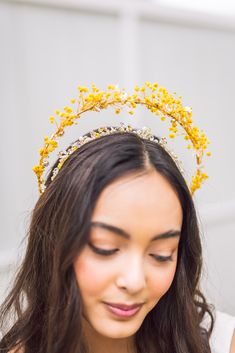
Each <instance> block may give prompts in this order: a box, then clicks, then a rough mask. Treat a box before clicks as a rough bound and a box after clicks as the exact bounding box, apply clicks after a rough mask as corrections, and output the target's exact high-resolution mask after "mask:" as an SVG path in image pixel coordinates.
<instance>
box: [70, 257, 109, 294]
mask: <svg viewBox="0 0 235 353" xmlns="http://www.w3.org/2000/svg"><path fill="white" fill-rule="evenodd" d="M74 270H75V275H76V278H77V283H78V286H79V289H80V291H81V294H82V296H83V298H88V296H95V295H96V294H99V293H100V292H101V291H102V290H105V288H106V287H107V286H108V285H109V283H110V282H111V280H112V276H111V274H110V272H111V268H110V266H106V265H105V264H102V263H101V262H98V261H95V260H94V258H91V257H90V256H89V254H87V252H86V251H84V253H82V254H80V256H79V257H78V258H77V260H76V261H75V263H74Z"/></svg>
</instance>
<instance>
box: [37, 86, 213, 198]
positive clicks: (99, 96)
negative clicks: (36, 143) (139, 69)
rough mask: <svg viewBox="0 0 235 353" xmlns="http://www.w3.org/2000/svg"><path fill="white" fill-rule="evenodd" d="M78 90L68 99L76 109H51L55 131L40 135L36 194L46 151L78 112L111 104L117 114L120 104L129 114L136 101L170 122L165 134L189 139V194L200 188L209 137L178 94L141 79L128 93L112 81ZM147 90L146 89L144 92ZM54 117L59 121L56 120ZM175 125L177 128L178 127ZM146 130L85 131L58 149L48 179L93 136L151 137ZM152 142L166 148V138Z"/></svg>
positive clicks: (41, 185) (55, 144)
mask: <svg viewBox="0 0 235 353" xmlns="http://www.w3.org/2000/svg"><path fill="white" fill-rule="evenodd" d="M78 91H79V96H78V98H77V99H75V98H73V99H71V101H70V102H71V103H72V104H73V105H75V103H76V107H77V109H76V111H74V110H73V109H72V108H71V107H69V106H66V107H64V109H63V111H59V110H56V111H55V115H56V116H57V117H58V118H57V119H56V118H55V116H51V117H50V122H51V123H52V124H55V126H56V131H55V132H54V133H53V134H52V136H51V137H50V138H49V137H48V136H45V137H44V146H43V147H42V148H40V150H39V153H40V160H39V164H38V165H36V166H34V167H33V171H34V172H35V174H36V176H37V180H38V188H39V192H40V194H42V193H43V192H44V191H45V188H46V186H45V180H44V170H45V168H46V167H47V166H48V165H49V162H48V158H49V154H50V153H51V152H53V151H54V150H55V149H56V148H57V147H58V142H57V140H58V139H59V138H60V137H61V136H62V135H64V132H65V128H66V127H67V126H70V125H73V124H77V122H76V120H77V119H79V118H80V117H81V114H83V113H85V112H87V111H90V110H92V111H96V112H100V111H101V110H102V109H106V108H108V107H109V106H112V107H114V109H115V113H116V114H119V113H120V112H121V110H122V108H123V107H124V106H126V107H127V108H128V113H129V114H130V115H133V114H134V110H135V108H136V106H137V105H138V104H140V105H143V106H145V107H146V108H147V109H149V110H150V111H151V112H152V113H153V114H154V115H157V116H158V117H160V119H161V120H162V121H164V120H166V119H169V120H170V123H171V126H170V127H169V138H171V139H174V138H175V137H176V136H179V135H181V136H183V138H184V139H185V140H186V141H188V142H189V144H188V145H187V148H189V149H191V148H193V149H194V152H195V159H196V172H195V174H194V175H193V177H192V180H191V185H190V189H191V194H192V195H193V194H194V192H195V191H196V190H197V189H199V188H200V186H201V184H202V182H203V181H204V180H206V179H207V178H208V175H207V174H206V173H205V172H203V165H202V158H203V156H204V154H205V150H206V149H207V147H208V144H209V143H210V141H209V139H208V138H207V137H206V135H205V133H204V132H202V131H201V130H200V129H199V128H198V127H196V126H194V125H193V122H192V109H191V108H189V107H183V106H182V103H181V98H182V97H178V98H175V97H173V96H172V95H171V94H169V93H168V92H167V90H166V89H165V88H164V87H159V86H158V84H157V83H153V84H151V83H150V82H145V84H144V85H143V86H142V87H138V86H136V87H135V88H134V91H135V93H133V94H132V95H128V94H127V93H126V91H125V89H119V87H118V86H114V85H108V87H107V91H100V90H99V89H98V88H97V87H96V86H95V85H94V84H92V85H91V92H89V89H88V88H87V87H83V86H78ZM147 91H148V92H150V93H148V94H147ZM57 120H59V121H58V122H57ZM179 129H180V130H181V131H179ZM147 130H148V131H147ZM147 130H146V128H143V129H141V130H136V129H133V128H131V127H130V126H127V127H126V128H125V127H124V125H122V126H121V128H115V129H114V130H113V131H111V130H109V129H108V128H100V130H98V132H93V133H91V134H90V136H87V135H86V136H84V137H81V138H80V139H78V143H77V144H75V145H72V146H70V147H69V148H68V149H67V151H66V152H60V154H59V163H58V165H57V167H56V168H55V169H54V170H53V176H52V180H53V179H54V178H55V176H56V175H57V174H58V172H59V170H60V169H61V167H62V165H63V164H64V162H65V161H66V159H67V158H68V157H69V155H70V154H72V153H73V152H74V151H75V150H76V149H77V148H79V147H80V146H81V145H83V144H84V143H86V142H88V141H90V140H91V139H92V140H94V139H96V138H99V137H101V136H104V135H107V134H111V133H114V132H117V131H122V132H127V131H128V132H130V131H131V132H134V133H137V134H139V136H141V137H143V138H147V139H149V140H154V137H153V135H152V134H151V132H150V130H149V129H147ZM79 141H80V143H79ZM155 142H158V143H160V144H161V145H162V146H163V147H164V148H165V149H166V138H162V139H161V140H160V141H156V139H155ZM167 151H168V153H169V154H170V155H171V156H172V157H173V159H174V160H175V162H176V163H177V165H178V166H179V167H180V164H179V161H178V157H177V156H176V155H175V154H173V153H172V152H170V151H169V150H167ZM206 155H207V156H210V155H211V153H210V152H206ZM180 170H181V172H182V168H180Z"/></svg>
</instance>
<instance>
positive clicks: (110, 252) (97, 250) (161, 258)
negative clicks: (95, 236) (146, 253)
mask: <svg viewBox="0 0 235 353" xmlns="http://www.w3.org/2000/svg"><path fill="white" fill-rule="evenodd" d="M89 246H90V248H91V249H92V251H94V253H96V254H98V255H102V256H111V255H113V254H115V253H116V252H117V251H118V249H112V250H104V249H100V248H97V247H96V246H94V245H92V244H89ZM150 256H152V257H153V258H154V260H156V261H158V262H167V261H172V256H161V255H154V254H150Z"/></svg>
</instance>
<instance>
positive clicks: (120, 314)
mask: <svg viewBox="0 0 235 353" xmlns="http://www.w3.org/2000/svg"><path fill="white" fill-rule="evenodd" d="M105 306H106V307H107V309H108V310H109V311H110V312H111V313H112V314H114V315H115V316H118V317H123V318H129V317H132V316H134V315H136V314H137V313H138V312H139V310H140V309H141V306H142V305H140V306H137V307H136V308H133V309H130V310H123V309H120V308H116V307H114V306H112V305H110V304H106V303H105Z"/></svg>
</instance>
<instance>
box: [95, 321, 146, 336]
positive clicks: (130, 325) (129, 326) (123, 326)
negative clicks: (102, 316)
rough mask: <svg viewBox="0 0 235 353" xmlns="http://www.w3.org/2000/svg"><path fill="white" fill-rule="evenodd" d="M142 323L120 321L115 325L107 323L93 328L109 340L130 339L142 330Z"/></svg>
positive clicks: (114, 323)
mask: <svg viewBox="0 0 235 353" xmlns="http://www.w3.org/2000/svg"><path fill="white" fill-rule="evenodd" d="M141 324H142V321H141V322H131V321H129V322H128V321H118V322H113V323H110V322H109V323H107V324H105V323H104V324H103V325H99V326H98V327H94V326H93V328H94V329H95V330H96V331H97V332H98V333H99V334H100V335H102V336H104V337H108V338H114V339H119V338H128V337H131V336H133V335H134V334H135V333H136V332H137V331H138V330H139V328H140V326H141Z"/></svg>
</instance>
